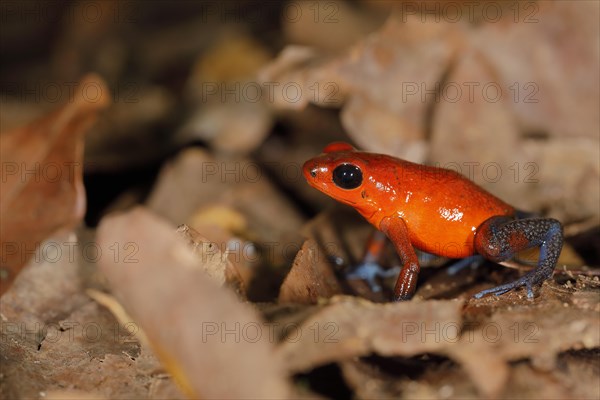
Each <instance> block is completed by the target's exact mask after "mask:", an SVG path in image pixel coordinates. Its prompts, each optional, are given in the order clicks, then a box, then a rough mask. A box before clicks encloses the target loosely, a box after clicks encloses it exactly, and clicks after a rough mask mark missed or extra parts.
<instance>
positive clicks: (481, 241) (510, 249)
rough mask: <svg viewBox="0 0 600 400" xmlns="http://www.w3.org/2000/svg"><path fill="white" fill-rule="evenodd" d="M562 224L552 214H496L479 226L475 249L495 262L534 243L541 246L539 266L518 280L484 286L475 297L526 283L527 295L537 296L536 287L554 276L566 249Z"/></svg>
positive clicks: (500, 292)
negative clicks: (485, 287)
mask: <svg viewBox="0 0 600 400" xmlns="http://www.w3.org/2000/svg"><path fill="white" fill-rule="evenodd" d="M562 238H563V236H562V225H561V224H560V222H558V221H557V220H555V219H551V218H526V219H513V218H510V217H492V218H490V219H488V220H487V221H485V222H484V223H483V224H481V226H479V227H478V228H477V233H476V234H475V249H476V250H477V252H478V253H479V254H481V255H483V256H484V257H485V258H487V259H489V260H492V261H494V262H500V261H505V260H508V259H509V258H511V257H513V256H514V255H515V253H517V252H519V251H521V250H525V249H528V248H531V247H539V248H540V257H539V259H538V263H537V266H536V267H535V268H534V269H533V270H531V271H529V272H527V273H526V274H525V275H523V276H522V277H521V278H519V279H517V280H516V281H514V282H510V283H507V284H504V285H500V286H498V287H495V288H491V289H487V290H483V291H481V292H479V293H477V294H476V295H475V296H474V297H476V298H481V297H483V296H485V295H488V294H495V295H500V294H503V293H506V292H508V291H509V290H512V289H515V288H518V287H521V286H525V287H526V288H527V297H528V298H533V287H534V286H539V285H541V284H542V283H543V282H544V281H545V280H546V279H549V278H550V277H551V276H552V272H553V271H554V267H555V266H556V263H557V261H558V256H559V255H560V251H561V249H562Z"/></svg>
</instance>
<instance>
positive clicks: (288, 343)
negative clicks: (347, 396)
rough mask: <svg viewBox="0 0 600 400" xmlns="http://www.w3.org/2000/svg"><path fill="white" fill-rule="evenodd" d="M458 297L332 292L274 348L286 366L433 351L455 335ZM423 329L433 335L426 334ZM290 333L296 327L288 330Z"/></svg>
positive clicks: (293, 367) (296, 368)
mask: <svg viewBox="0 0 600 400" xmlns="http://www.w3.org/2000/svg"><path fill="white" fill-rule="evenodd" d="M462 305H463V302H462V301H457V300H453V301H428V302H398V303H387V304H375V303H371V302H369V301H367V300H363V299H358V298H350V297H335V298H334V299H332V301H331V304H330V305H329V306H327V307H325V308H324V309H322V310H320V311H319V312H317V313H315V314H314V315H313V316H311V318H309V319H307V320H306V321H304V323H303V324H302V325H301V326H300V327H299V328H298V332H300V333H301V334H299V335H296V336H295V337H293V338H290V337H288V338H287V339H286V340H284V342H283V343H282V344H281V345H280V346H279V349H278V351H279V352H280V353H281V355H282V357H283V358H284V360H285V362H286V364H287V366H288V368H289V369H290V370H292V371H304V370H307V369H309V368H314V367H315V366H318V365H323V364H326V363H330V362H335V361H341V360H347V359H351V358H353V357H360V356H366V355H368V354H371V353H378V354H380V355H383V356H399V355H401V356H412V355H416V354H421V353H435V352H439V351H442V350H444V349H445V348H447V347H449V346H452V344H453V343H454V342H456V341H458V339H459V337H460V329H461V326H462V316H461V308H462ZM425 332H433V333H435V334H437V335H438V336H439V337H438V339H439V340H426V339H427V337H426V336H425ZM294 334H296V332H294Z"/></svg>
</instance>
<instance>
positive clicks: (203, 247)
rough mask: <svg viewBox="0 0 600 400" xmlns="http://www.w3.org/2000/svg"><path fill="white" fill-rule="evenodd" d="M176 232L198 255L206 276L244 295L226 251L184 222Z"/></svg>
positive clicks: (242, 282) (238, 277)
mask: <svg viewBox="0 0 600 400" xmlns="http://www.w3.org/2000/svg"><path fill="white" fill-rule="evenodd" d="M177 233H179V234H180V235H181V237H183V238H184V239H185V240H186V242H187V243H188V246H189V248H190V249H191V250H192V252H193V253H194V254H195V255H196V256H197V257H198V264H199V265H200V267H201V268H202V269H203V270H204V272H206V274H207V275H208V276H210V277H211V278H212V279H214V281H215V282H217V283H218V284H220V285H226V286H227V287H230V288H231V289H233V290H234V291H235V292H236V293H237V294H238V295H239V296H242V297H244V296H245V294H246V288H245V286H244V281H243V280H242V277H241V275H240V272H239V271H238V269H237V267H236V265H235V264H234V263H232V262H231V261H230V260H229V257H228V255H227V251H225V252H222V251H221V250H220V249H219V247H218V245H217V244H216V243H213V242H211V241H210V240H208V239H207V238H205V237H203V236H202V235H201V234H200V233H199V232H198V231H196V230H195V229H193V228H190V227H189V226H187V225H185V224H184V225H181V226H179V228H177Z"/></svg>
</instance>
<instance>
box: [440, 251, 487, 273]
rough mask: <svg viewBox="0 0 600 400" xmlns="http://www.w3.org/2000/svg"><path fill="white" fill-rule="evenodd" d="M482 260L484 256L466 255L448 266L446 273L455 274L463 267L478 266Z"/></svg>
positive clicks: (472, 267) (473, 267) (483, 260)
mask: <svg viewBox="0 0 600 400" xmlns="http://www.w3.org/2000/svg"><path fill="white" fill-rule="evenodd" d="M484 262H485V258H484V257H483V256H482V255H479V254H476V255H474V256H471V257H466V258H463V259H461V260H458V261H456V262H455V263H453V264H452V265H450V266H449V267H448V269H447V270H446V272H447V273H448V275H456V274H458V273H459V272H460V271H462V270H463V269H465V268H471V269H475V268H479V267H480V266H481V264H483V263H484Z"/></svg>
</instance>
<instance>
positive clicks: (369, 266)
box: [346, 261, 400, 292]
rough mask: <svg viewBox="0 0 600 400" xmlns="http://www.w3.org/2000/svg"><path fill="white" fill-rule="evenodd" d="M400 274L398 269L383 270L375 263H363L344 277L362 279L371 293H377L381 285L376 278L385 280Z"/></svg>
mask: <svg viewBox="0 0 600 400" xmlns="http://www.w3.org/2000/svg"><path fill="white" fill-rule="evenodd" d="M399 273H400V267H394V268H389V269H385V268H383V267H382V266H381V265H379V264H378V263H375V262H369V261H364V262H362V263H361V264H359V265H357V266H356V267H355V268H354V269H353V270H352V271H351V272H349V273H348V274H347V275H346V277H347V278H348V279H363V280H365V281H366V282H367V284H368V285H369V287H370V288H371V290H372V291H373V292H379V291H380V290H381V285H380V284H379V282H378V280H379V279H378V278H381V279H386V278H390V277H393V276H396V275H398V274H399Z"/></svg>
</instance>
